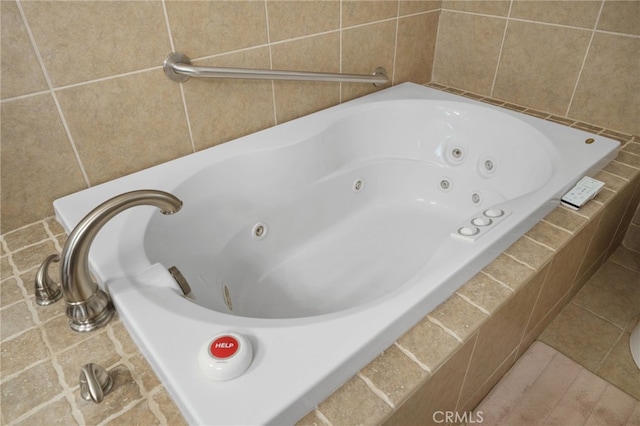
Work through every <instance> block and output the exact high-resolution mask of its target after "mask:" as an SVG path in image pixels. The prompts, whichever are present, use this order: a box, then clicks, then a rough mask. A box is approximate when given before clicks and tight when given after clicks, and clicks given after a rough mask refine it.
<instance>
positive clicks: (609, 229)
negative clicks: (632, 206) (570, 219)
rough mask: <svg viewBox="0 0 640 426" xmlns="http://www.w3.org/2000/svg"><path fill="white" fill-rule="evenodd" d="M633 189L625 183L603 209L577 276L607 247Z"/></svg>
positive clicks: (596, 259)
mask: <svg viewBox="0 0 640 426" xmlns="http://www.w3.org/2000/svg"><path fill="white" fill-rule="evenodd" d="M634 189H635V188H633V187H631V186H630V185H627V186H626V187H625V188H624V189H622V190H621V191H620V193H619V194H618V196H617V197H616V198H614V199H613V200H612V201H611V202H610V203H609V204H607V206H606V207H605V209H604V210H603V212H602V219H601V220H600V223H599V225H598V228H597V230H596V231H595V234H594V235H593V239H592V240H591V244H590V245H589V249H588V250H587V251H586V253H585V255H584V260H583V263H582V266H581V267H580V270H579V271H578V277H581V276H582V275H583V274H584V273H585V271H587V270H588V269H589V268H590V267H591V266H592V265H593V264H594V263H595V262H596V261H598V259H600V257H601V256H602V254H604V253H605V252H606V251H607V249H608V248H609V245H610V244H611V241H612V240H613V237H614V236H615V233H616V230H617V229H618V226H619V225H620V222H621V220H622V217H623V215H624V212H625V211H626V208H627V206H628V205H629V202H630V201H631V197H632V195H633V190H634Z"/></svg>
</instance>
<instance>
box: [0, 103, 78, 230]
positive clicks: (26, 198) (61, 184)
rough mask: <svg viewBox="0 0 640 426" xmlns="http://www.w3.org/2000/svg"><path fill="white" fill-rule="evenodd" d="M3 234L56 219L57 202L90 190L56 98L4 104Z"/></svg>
mask: <svg viewBox="0 0 640 426" xmlns="http://www.w3.org/2000/svg"><path fill="white" fill-rule="evenodd" d="M0 115H1V119H0V121H1V124H0V138H1V139H2V158H1V159H0V161H1V167H0V169H1V173H2V178H1V182H2V232H7V231H10V230H12V229H16V228H18V227H21V226H23V225H26V224H28V223H32V222H35V221H36V220H39V219H42V218H44V217H46V216H51V215H52V214H53V207H52V204H51V203H52V202H53V200H54V199H56V198H58V197H60V196H62V195H66V194H69V193H71V192H74V191H78V190H80V189H83V188H84V187H86V185H85V182H84V179H83V177H82V173H81V171H80V168H79V166H78V163H77V161H76V158H75V156H74V154H73V150H72V148H71V144H70V143H69V139H68V137H67V135H66V132H65V130H64V128H63V126H62V122H61V121H60V117H59V115H58V112H57V111H56V107H55V104H54V102H53V99H52V98H51V95H49V94H45V95H39V96H33V97H29V98H24V99H19V100H15V101H11V102H3V103H2V104H1V105H0Z"/></svg>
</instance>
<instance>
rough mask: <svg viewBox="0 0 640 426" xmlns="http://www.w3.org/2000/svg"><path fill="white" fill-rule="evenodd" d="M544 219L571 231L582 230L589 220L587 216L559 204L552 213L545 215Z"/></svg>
mask: <svg viewBox="0 0 640 426" xmlns="http://www.w3.org/2000/svg"><path fill="white" fill-rule="evenodd" d="M544 220H546V221H547V222H549V223H551V224H553V225H556V226H559V227H560V228H563V229H566V230H567V231H569V232H571V233H575V232H577V231H578V230H580V228H582V227H583V226H584V225H586V223H587V221H588V219H587V218H586V217H584V216H581V215H580V214H578V213H577V212H576V211H574V210H570V209H568V208H566V207H564V206H558V207H556V208H555V209H553V211H552V212H551V213H549V214H548V215H547V216H545V218H544Z"/></svg>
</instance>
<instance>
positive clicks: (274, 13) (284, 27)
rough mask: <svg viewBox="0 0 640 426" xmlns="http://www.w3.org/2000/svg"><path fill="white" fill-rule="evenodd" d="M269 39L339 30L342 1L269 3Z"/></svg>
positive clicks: (269, 1)
mask: <svg viewBox="0 0 640 426" xmlns="http://www.w3.org/2000/svg"><path fill="white" fill-rule="evenodd" d="M267 12H268V15H269V40H270V41H271V42H274V41H279V40H286V39H289V38H294V37H302V36H306V35H309V34H316V33H321V32H326V31H332V30H336V29H338V28H339V27H340V1H339V0H323V1H282V0H268V1H267Z"/></svg>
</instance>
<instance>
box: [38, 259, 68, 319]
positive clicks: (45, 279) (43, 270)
mask: <svg viewBox="0 0 640 426" xmlns="http://www.w3.org/2000/svg"><path fill="white" fill-rule="evenodd" d="M59 261H60V256H58V255H57V254H52V255H50V256H47V257H46V259H44V261H43V262H42V265H40V268H38V272H37V273H36V278H35V292H36V303H37V304H38V305H41V306H47V305H50V304H52V303H54V302H55V301H57V300H58V299H60V298H61V297H62V291H60V286H59V285H58V283H56V282H55V281H53V280H52V279H51V277H49V266H50V265H51V263H52V262H59Z"/></svg>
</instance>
